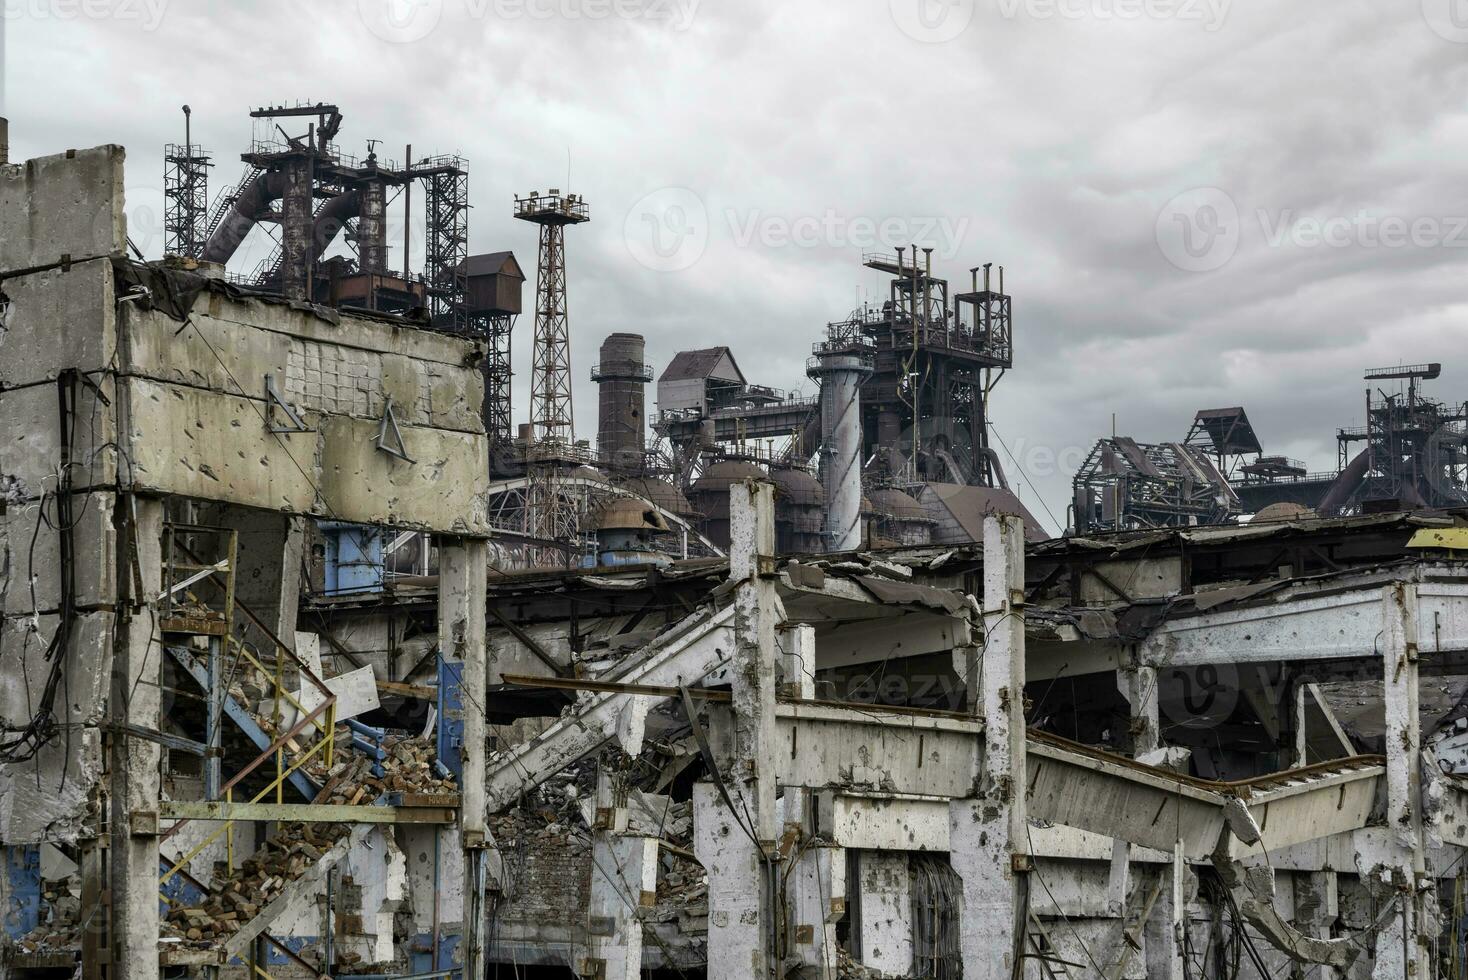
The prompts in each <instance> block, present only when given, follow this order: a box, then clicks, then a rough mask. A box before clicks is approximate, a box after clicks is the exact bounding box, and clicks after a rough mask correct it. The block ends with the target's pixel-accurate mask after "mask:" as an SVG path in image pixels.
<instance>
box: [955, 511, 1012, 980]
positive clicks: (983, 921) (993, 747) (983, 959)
mask: <svg viewBox="0 0 1468 980" xmlns="http://www.w3.org/2000/svg"><path fill="white" fill-rule="evenodd" d="M1024 582H1025V576H1024V522H1023V521H1021V520H1020V519H1019V518H1018V517H1013V516H1008V515H1005V516H996V517H989V518H986V519H985V521H984V633H985V638H986V645H985V647H984V649H983V653H982V662H981V663H980V664H979V671H978V673H979V675H980V676H979V699H978V702H979V713H980V716H981V717H983V718H985V719H986V720H987V724H986V726H985V729H984V756H983V760H982V762H981V763H980V772H979V773H977V774H975V775H976V782H977V789H976V794H977V795H976V796H975V797H974V798H973V799H966V800H954V801H953V802H952V803H951V804H950V805H949V841H950V843H949V848H950V850H949V860H950V861H951V862H952V864H953V870H954V871H956V872H957V873H958V875H959V877H961V878H962V879H963V899H964V908H963V920H962V929H961V930H960V933H961V939H960V944H961V946H960V948H961V951H962V954H963V975H964V978H965V980H1010V978H1011V976H1012V973H1013V970H1014V953H1015V947H1016V945H1017V939H1018V937H1019V935H1020V934H1021V931H1022V928H1023V925H1024V923H1023V922H1021V921H1019V908H1020V905H1019V903H1018V901H1017V899H1018V898H1019V889H1020V888H1021V887H1026V886H1027V882H1024V881H1022V880H1021V877H1022V876H1023V875H1026V874H1028V869H1029V866H1030V856H1029V841H1028V823H1027V816H1026V811H1025V795H1024V787H1025V718H1024V679H1025V632H1024V619H1023V617H1024Z"/></svg>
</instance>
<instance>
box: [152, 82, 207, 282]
mask: <svg viewBox="0 0 1468 980" xmlns="http://www.w3.org/2000/svg"><path fill="white" fill-rule="evenodd" d="M183 111H184V142H183V145H182V146H180V145H179V144H177V143H169V144H168V146H167V147H165V148H164V151H163V163H164V167H163V201H164V204H163V253H164V254H165V255H184V256H187V257H189V258H193V259H196V258H198V257H199V256H200V255H202V254H203V252H204V242H205V241H206V240H207V239H208V238H209V167H210V163H209V156H208V154H206V153H205V152H204V149H203V147H201V146H198V145H196V144H195V143H194V142H193V141H192V140H191V138H190V128H189V117H190V112H189V107H188V106H184V107H183Z"/></svg>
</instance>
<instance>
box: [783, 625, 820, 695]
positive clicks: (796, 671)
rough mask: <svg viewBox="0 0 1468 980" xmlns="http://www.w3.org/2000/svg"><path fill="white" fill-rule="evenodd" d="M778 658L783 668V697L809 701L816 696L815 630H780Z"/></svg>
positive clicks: (804, 627)
mask: <svg viewBox="0 0 1468 980" xmlns="http://www.w3.org/2000/svg"><path fill="white" fill-rule="evenodd" d="M780 658H781V660H782V662H783V666H784V668H785V682H784V687H785V696H786V697H791V698H796V699H798V700H801V701H809V700H811V699H813V698H814V697H815V696H816V628H815V627H814V626H807V625H803V624H802V625H799V626H789V627H786V628H784V629H782V630H780Z"/></svg>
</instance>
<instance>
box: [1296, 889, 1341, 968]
mask: <svg viewBox="0 0 1468 980" xmlns="http://www.w3.org/2000/svg"><path fill="white" fill-rule="evenodd" d="M1294 886H1295V928H1297V929H1299V930H1300V931H1301V932H1303V933H1305V934H1306V935H1307V936H1311V937H1313V938H1315V939H1331V938H1333V937H1332V935H1331V927H1332V925H1333V924H1334V923H1335V920H1336V919H1337V918H1339V917H1340V914H1341V913H1340V893H1339V891H1338V889H1337V886H1336V873H1335V872H1334V871H1297V872H1296V873H1295V875H1294ZM1318 970H1319V972H1317V973H1315V974H1314V976H1315V977H1319V978H1320V980H1334V978H1335V977H1337V976H1339V974H1338V973H1337V972H1336V970H1335V968H1334V967H1332V966H1328V965H1326V964H1324V963H1322V964H1320V966H1319V968H1318Z"/></svg>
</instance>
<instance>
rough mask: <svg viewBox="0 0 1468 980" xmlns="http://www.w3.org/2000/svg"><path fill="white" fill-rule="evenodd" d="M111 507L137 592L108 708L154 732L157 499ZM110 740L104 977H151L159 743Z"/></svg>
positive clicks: (125, 620) (123, 625) (124, 601)
mask: <svg viewBox="0 0 1468 980" xmlns="http://www.w3.org/2000/svg"><path fill="white" fill-rule="evenodd" d="M117 504H118V508H119V512H120V514H119V521H120V524H121V527H120V531H121V533H120V534H119V536H118V549H119V567H120V568H121V569H127V568H129V567H131V566H132V562H131V561H130V560H129V556H130V555H134V554H135V556H136V567H137V569H138V570H139V572H140V573H141V575H142V583H141V584H142V590H143V594H142V595H125V596H123V597H121V601H119V604H118V614H117V620H116V625H115V628H114V635H113V664H112V668H113V669H112V693H111V705H110V713H111V715H112V719H113V721H114V722H115V723H117V724H119V725H136V726H138V727H140V728H145V729H148V730H149V731H158V730H159V729H160V727H161V726H160V721H161V719H160V717H159V715H160V713H161V707H162V700H161V685H160V677H159V668H160V664H161V655H162V651H163V647H162V645H161V644H160V643H158V642H156V641H155V637H154V635H153V629H154V624H156V623H157V621H158V617H157V612H156V609H154V608H152V607H154V606H155V605H156V603H157V598H158V593H159V591H160V590H161V589H162V585H163V581H162V568H163V561H162V553H161V551H162V548H161V542H162V537H163V504H162V503H161V502H160V501H158V500H153V499H148V498H144V497H128V496H120V497H119V498H118V502H117ZM133 549H135V551H134V550H133ZM118 580H119V583H122V582H126V581H130V576H126V575H119V577H118ZM122 587H123V588H127V586H122ZM111 743H112V759H111V767H112V787H111V790H112V797H111V811H112V812H111V847H110V848H109V854H108V860H109V862H110V867H109V870H110V875H109V877H110V879H111V885H112V918H111V925H112V928H111V933H110V936H111V946H112V948H111V950H110V952H111V956H112V970H111V976H112V977H113V978H114V980H143V978H148V980H156V978H157V976H158V799H159V792H160V788H161V787H160V785H159V783H160V781H159V775H158V768H159V747H158V744H157V743H156V742H150V741H147V740H145V739H141V738H128V737H126V736H124V735H122V734H113V735H112V736H111Z"/></svg>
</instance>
